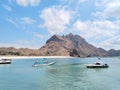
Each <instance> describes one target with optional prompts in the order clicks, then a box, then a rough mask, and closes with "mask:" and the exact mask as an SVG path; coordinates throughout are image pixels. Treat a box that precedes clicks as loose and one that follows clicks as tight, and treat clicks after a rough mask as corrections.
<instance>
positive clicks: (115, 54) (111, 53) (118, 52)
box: [108, 49, 120, 56]
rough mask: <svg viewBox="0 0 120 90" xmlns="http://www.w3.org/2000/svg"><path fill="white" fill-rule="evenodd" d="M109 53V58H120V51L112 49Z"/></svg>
mask: <svg viewBox="0 0 120 90" xmlns="http://www.w3.org/2000/svg"><path fill="white" fill-rule="evenodd" d="M108 53H109V56H120V50H115V49H110V50H109V51H108Z"/></svg>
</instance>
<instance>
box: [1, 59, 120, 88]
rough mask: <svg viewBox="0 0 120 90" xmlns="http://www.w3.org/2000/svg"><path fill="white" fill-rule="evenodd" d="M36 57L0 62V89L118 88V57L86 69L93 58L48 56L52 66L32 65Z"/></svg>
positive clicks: (119, 76)
mask: <svg viewBox="0 0 120 90" xmlns="http://www.w3.org/2000/svg"><path fill="white" fill-rule="evenodd" d="M36 60H42V59H18V60H17V59H16V60H13V61H12V63H11V64H10V65H0V90H120V58H118V57H114V58H110V57H108V58H102V59H101V60H102V61H103V62H105V63H107V64H108V65H109V66H110V67H109V68H101V69H100V68H99V69H98V68H97V69H95V68H94V69H90V68H86V64H88V63H93V62H95V61H96V60H97V58H67V59H65V58H51V59H48V60H50V61H55V62H56V64H55V65H52V66H42V67H32V65H33V63H34V62H35V61H36Z"/></svg>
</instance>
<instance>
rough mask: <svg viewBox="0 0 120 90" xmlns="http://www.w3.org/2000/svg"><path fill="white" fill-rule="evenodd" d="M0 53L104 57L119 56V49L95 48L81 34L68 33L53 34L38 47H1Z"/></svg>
mask: <svg viewBox="0 0 120 90" xmlns="http://www.w3.org/2000/svg"><path fill="white" fill-rule="evenodd" d="M0 55H17V56H73V57H93V56H100V57H104V56H120V50H114V49H111V50H109V51H106V50H104V49H102V48H96V47H95V46H93V45H91V44H89V43H88V42H87V41H86V40H85V39H84V38H82V37H81V36H79V35H73V34H72V33H70V34H67V35H65V36H64V35H63V36H59V35H53V36H52V37H51V38H50V39H48V40H47V41H46V44H45V45H44V46H42V47H41V48H40V49H28V48H19V49H16V48H14V47H1V48H0Z"/></svg>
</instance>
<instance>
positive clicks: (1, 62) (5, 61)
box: [0, 59, 12, 64]
mask: <svg viewBox="0 0 120 90" xmlns="http://www.w3.org/2000/svg"><path fill="white" fill-rule="evenodd" d="M11 62H12V60H11V59H0V64H11Z"/></svg>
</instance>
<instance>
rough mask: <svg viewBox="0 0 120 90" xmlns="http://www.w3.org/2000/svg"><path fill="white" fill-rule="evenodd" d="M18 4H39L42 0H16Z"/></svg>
mask: <svg viewBox="0 0 120 90" xmlns="http://www.w3.org/2000/svg"><path fill="white" fill-rule="evenodd" d="M16 2H17V4H18V5H20V6H24V7H26V6H37V5H39V3H40V2H41V0H16Z"/></svg>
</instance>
